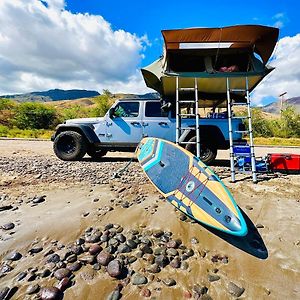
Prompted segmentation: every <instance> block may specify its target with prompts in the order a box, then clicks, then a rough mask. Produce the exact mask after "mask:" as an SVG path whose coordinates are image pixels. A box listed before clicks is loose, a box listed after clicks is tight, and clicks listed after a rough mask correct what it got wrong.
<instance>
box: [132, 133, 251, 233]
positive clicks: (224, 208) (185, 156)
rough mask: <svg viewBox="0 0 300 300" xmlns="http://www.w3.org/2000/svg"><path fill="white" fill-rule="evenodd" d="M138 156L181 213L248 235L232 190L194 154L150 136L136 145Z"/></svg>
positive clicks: (226, 229) (219, 228) (149, 176)
mask: <svg viewBox="0 0 300 300" xmlns="http://www.w3.org/2000/svg"><path fill="white" fill-rule="evenodd" d="M137 158H138V160H139V162H140V164H141V166H142V168H143V170H144V172H145V173H146V175H147V177H148V178H149V180H150V181H151V182H152V184H153V185H154V186H155V187H156V188H157V190H158V191H159V192H160V193H161V194H162V195H163V196H164V197H165V198H166V199H167V200H168V201H169V202H170V203H171V204H173V205H174V206H175V207H176V208H177V209H179V210H180V211H181V212H183V213H185V214H186V215H188V216H189V217H191V218H193V219H195V220H197V221H199V222H201V223H203V224H205V225H208V226H210V227H212V228H215V229H218V230H221V231H223V232H226V233H228V234H232V235H235V236H245V235H246V234H247V232H248V229H247V225H246V222H245V220H244V217H243V216H242V214H241V211H240V210H239V208H238V206H237V204H236V202H235V201H234V199H233V197H232V195H231V193H230V192H229V191H228V189H227V188H226V187H225V185H224V184H223V183H222V181H221V180H220V179H219V178H218V176H217V175H216V174H215V173H214V172H213V171H212V170H211V169H210V168H209V167H208V166H206V165H205V164H204V163H203V162H202V161H201V160H199V159H198V158H197V157H196V156H194V155H193V154H192V153H190V152H188V151H187V150H185V149H183V148H182V147H180V146H178V145H176V144H174V143H172V142H169V141H165V140H162V139H159V138H152V137H147V138H144V139H142V141H141V142H140V144H139V146H138V148H137Z"/></svg>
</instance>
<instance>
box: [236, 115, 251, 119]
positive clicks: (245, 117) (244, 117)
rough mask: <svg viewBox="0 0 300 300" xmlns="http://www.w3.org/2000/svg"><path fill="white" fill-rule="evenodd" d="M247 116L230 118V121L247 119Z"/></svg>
mask: <svg viewBox="0 0 300 300" xmlns="http://www.w3.org/2000/svg"><path fill="white" fill-rule="evenodd" d="M248 118H250V117H248V116H239V117H232V119H248Z"/></svg>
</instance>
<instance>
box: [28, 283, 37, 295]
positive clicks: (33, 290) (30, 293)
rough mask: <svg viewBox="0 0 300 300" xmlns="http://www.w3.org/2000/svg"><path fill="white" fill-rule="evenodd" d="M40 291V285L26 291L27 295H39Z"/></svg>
mask: <svg viewBox="0 0 300 300" xmlns="http://www.w3.org/2000/svg"><path fill="white" fill-rule="evenodd" d="M39 290H40V286H39V285H38V284H33V285H29V286H28V287H27V289H26V294H28V295H32V294H35V293H37V292H38V291H39Z"/></svg>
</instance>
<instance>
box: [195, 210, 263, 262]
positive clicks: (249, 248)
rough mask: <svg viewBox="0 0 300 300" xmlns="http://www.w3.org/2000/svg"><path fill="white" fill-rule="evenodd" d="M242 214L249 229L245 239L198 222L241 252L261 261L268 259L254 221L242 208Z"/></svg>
mask: <svg viewBox="0 0 300 300" xmlns="http://www.w3.org/2000/svg"><path fill="white" fill-rule="evenodd" d="M240 211H241V213H242V214H243V217H244V219H245V221H246V224H247V227H248V233H247V235H245V236H243V237H238V236H234V235H230V234H226V233H224V232H222V231H219V230H217V229H213V228H211V227H209V226H206V225H204V224H202V223H200V222H197V223H198V224H200V225H201V226H203V227H205V228H206V229H207V230H208V231H210V232H211V233H213V234H215V235H217V236H218V237H220V238H221V239H223V240H224V241H226V242H227V243H229V244H231V245H232V246H234V247H236V248H239V249H240V250H242V251H244V252H246V253H248V254H250V255H252V256H254V257H257V258H259V259H267V258H268V249H267V247H266V245H265V243H264V241H263V239H262V237H261V235H260V234H259V232H258V231H257V229H256V227H255V226H254V224H253V223H252V221H251V220H250V219H249V218H248V216H247V215H246V214H245V212H244V211H243V210H242V209H241V208H240Z"/></svg>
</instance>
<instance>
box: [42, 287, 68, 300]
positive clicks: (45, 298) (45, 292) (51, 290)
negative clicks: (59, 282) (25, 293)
mask: <svg viewBox="0 0 300 300" xmlns="http://www.w3.org/2000/svg"><path fill="white" fill-rule="evenodd" d="M39 295H40V298H41V299H42V300H59V299H62V296H63V294H62V292H61V291H60V289H58V288H57V287H54V286H51V287H45V288H43V289H42V290H41V291H40V293H39Z"/></svg>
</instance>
